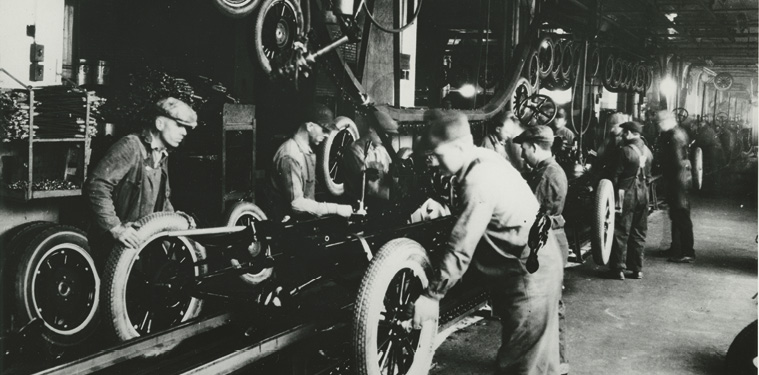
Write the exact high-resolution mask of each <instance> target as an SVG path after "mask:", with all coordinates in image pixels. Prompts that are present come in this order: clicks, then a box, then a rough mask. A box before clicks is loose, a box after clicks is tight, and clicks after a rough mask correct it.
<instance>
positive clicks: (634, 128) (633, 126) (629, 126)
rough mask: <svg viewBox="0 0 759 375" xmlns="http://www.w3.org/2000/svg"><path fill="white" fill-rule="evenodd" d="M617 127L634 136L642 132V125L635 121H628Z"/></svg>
mask: <svg viewBox="0 0 759 375" xmlns="http://www.w3.org/2000/svg"><path fill="white" fill-rule="evenodd" d="M619 127H620V128H622V130H627V131H629V132H631V133H635V134H640V133H642V132H643V125H641V124H640V123H639V122H635V121H628V122H626V123H624V124H622V125H619Z"/></svg>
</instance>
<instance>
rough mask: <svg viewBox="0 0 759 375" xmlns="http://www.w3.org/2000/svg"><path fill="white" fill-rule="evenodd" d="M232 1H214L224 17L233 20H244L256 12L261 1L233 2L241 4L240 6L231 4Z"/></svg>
mask: <svg viewBox="0 0 759 375" xmlns="http://www.w3.org/2000/svg"><path fill="white" fill-rule="evenodd" d="M229 2H230V0H213V5H215V6H216V8H217V9H219V10H220V11H221V13H223V14H224V15H226V16H228V17H232V18H243V17H245V16H247V15H249V14H251V13H253V11H254V10H256V7H257V6H258V3H259V2H260V0H242V1H240V0H238V1H234V0H232V1H231V2H232V3H239V4H238V5H234V4H229Z"/></svg>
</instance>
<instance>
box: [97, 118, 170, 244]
mask: <svg viewBox="0 0 759 375" xmlns="http://www.w3.org/2000/svg"><path fill="white" fill-rule="evenodd" d="M156 144H157V142H155V141H154V140H153V138H152V135H151V134H150V133H149V132H144V133H143V134H141V135H137V134H131V135H127V136H125V137H123V138H121V139H120V140H118V141H117V142H116V143H115V144H114V145H113V146H111V148H110V149H109V150H108V152H107V153H106V155H105V156H104V157H103V159H102V160H100V162H99V163H98V165H97V166H96V167H95V169H94V170H93V171H92V174H91V175H90V178H89V180H88V181H87V183H86V184H85V196H86V198H87V200H88V201H89V205H90V209H91V211H92V214H93V224H94V228H93V229H94V231H95V233H94V234H95V235H99V234H103V233H104V232H107V231H109V230H111V229H113V228H115V227H116V226H118V225H121V224H122V223H128V222H135V221H137V220H139V219H140V218H142V217H143V216H146V215H148V214H151V213H153V212H159V211H174V208H173V207H172V205H171V202H170V201H169V197H170V195H171V188H170V187H169V178H168V174H169V171H168V162H167V158H168V152H167V151H166V149H165V148H161V147H158V146H156Z"/></svg>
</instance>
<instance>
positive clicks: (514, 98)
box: [510, 77, 532, 113]
mask: <svg viewBox="0 0 759 375" xmlns="http://www.w3.org/2000/svg"><path fill="white" fill-rule="evenodd" d="M530 94H532V89H531V87H530V82H528V81H527V78H524V77H519V80H518V81H517V86H516V87H515V88H514V93H513V94H512V95H511V102H510V104H511V110H512V111H513V112H514V113H517V112H519V105H520V103H522V102H523V101H524V100H525V99H527V98H528V97H529V96H530Z"/></svg>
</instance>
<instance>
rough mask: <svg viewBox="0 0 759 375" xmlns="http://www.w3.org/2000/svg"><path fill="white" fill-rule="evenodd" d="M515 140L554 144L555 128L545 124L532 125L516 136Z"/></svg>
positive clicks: (517, 141)
mask: <svg viewBox="0 0 759 375" xmlns="http://www.w3.org/2000/svg"><path fill="white" fill-rule="evenodd" d="M513 142H514V143H517V144H521V143H524V142H531V143H548V144H553V130H551V128H549V127H548V126H545V125H537V126H531V127H529V128H527V130H525V131H523V132H522V134H520V135H518V136H516V137H515V138H514V140H513Z"/></svg>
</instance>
